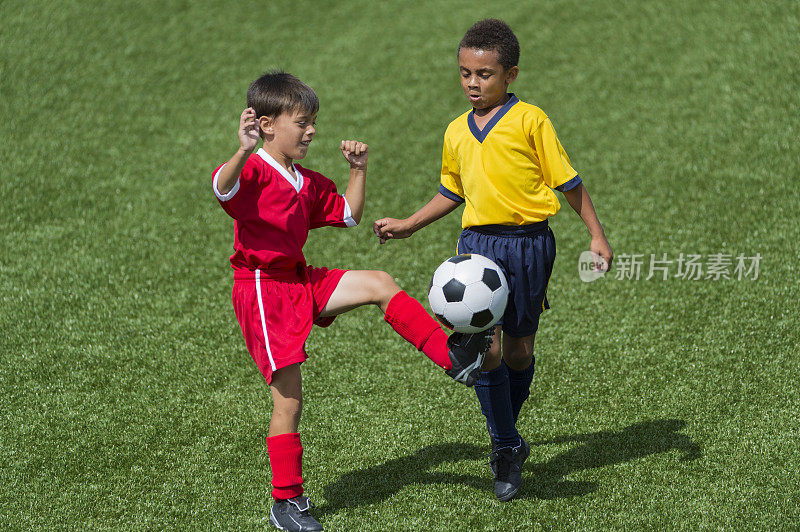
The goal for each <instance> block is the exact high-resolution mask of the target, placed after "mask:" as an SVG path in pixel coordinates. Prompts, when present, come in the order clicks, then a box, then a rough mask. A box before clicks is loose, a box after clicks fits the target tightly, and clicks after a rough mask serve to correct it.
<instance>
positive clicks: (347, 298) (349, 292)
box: [316, 270, 400, 323]
mask: <svg viewBox="0 0 800 532" xmlns="http://www.w3.org/2000/svg"><path fill="white" fill-rule="evenodd" d="M399 291H400V288H399V287H398V286H397V283H395V282H394V279H392V276H391V275H389V274H388V273H386V272H384V271H380V270H347V271H345V273H344V275H342V276H341V278H340V279H339V280H338V282H337V285H336V287H335V288H334V290H333V291H332V292H331V293H330V295H329V296H328V298H327V300H326V303H325V304H324V305H323V307H322V310H321V312H320V314H319V319H318V320H317V322H316V323H319V321H320V320H322V319H332V318H333V317H335V316H337V315H339V314H342V313H344V312H347V311H348V310H352V309H354V308H357V307H360V306H362V305H366V304H370V303H380V302H381V301H382V300H383V299H386V298H387V297H391V296H392V295H394V294H395V293H397V292H399Z"/></svg>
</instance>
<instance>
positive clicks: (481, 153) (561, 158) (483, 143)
mask: <svg viewBox="0 0 800 532" xmlns="http://www.w3.org/2000/svg"><path fill="white" fill-rule="evenodd" d="M510 96H511V97H510V99H509V100H508V102H506V104H505V105H503V107H501V108H500V109H499V110H498V111H497V113H496V114H495V115H494V116H493V117H492V119H491V120H490V121H489V123H487V124H486V126H485V127H484V128H483V129H482V130H480V129H478V127H477V125H476V124H475V119H474V116H473V111H469V112H466V113H464V114H463V115H461V116H459V117H458V118H456V119H455V120H453V121H452V122H451V123H450V125H449V126H448V127H447V131H446V132H445V134H444V149H443V153H442V177H441V185H440V186H439V192H441V193H442V194H443V195H444V196H446V197H448V198H450V199H452V200H454V201H459V202H460V201H465V202H466V205H465V208H464V216H463V218H462V220H461V225H462V227H464V228H467V227H472V226H475V225H489V224H499V225H526V224H531V223H535V222H540V221H542V220H545V219H547V218H548V217H549V216H553V215H554V214H555V213H557V212H558V210H559V208H561V204H560V203H559V202H558V198H556V195H555V193H554V192H553V189H554V188H558V189H559V190H562V191H566V190H569V189H570V188H572V187H574V186H577V185H578V184H580V182H581V178H580V177H578V173H577V172H576V171H575V170H574V169H573V168H572V166H571V165H570V162H569V157H567V154H566V152H565V151H564V148H563V147H561V143H560V142H559V141H558V137H556V132H555V129H554V128H553V124H551V123H550V119H549V118H547V115H546V114H545V113H544V111H542V110H541V109H539V108H538V107H536V106H535V105H531V104H528V103H525V102H521V101H520V100H518V99H517V97H516V96H514V95H513V94H511V95H510Z"/></svg>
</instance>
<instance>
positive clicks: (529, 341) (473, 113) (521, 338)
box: [373, 19, 613, 501]
mask: <svg viewBox="0 0 800 532" xmlns="http://www.w3.org/2000/svg"><path fill="white" fill-rule="evenodd" d="M518 61H519V42H518V41H517V38H516V36H515V35H514V32H513V31H511V28H509V27H508V25H507V24H505V23H504V22H502V21H500V20H497V19H488V20H482V21H480V22H477V23H476V24H475V25H474V26H472V27H471V28H470V29H469V30H468V31H467V33H466V34H465V35H464V38H463V39H462V40H461V43H460V44H459V46H458V66H459V71H460V74H461V86H462V88H463V90H464V93H465V94H466V96H467V98H468V99H469V102H470V104H471V105H472V109H471V110H470V111H468V112H466V113H464V114H462V115H461V116H459V117H458V118H456V119H455V120H453V121H452V122H451V123H450V125H449V126H448V127H447V131H446V132H445V136H444V150H443V153H442V172H441V184H440V185H439V193H438V194H437V195H436V196H435V197H434V198H433V199H432V200H431V201H430V202H428V204H427V205H425V206H424V207H422V208H421V209H419V210H418V211H417V212H415V213H414V214H412V215H411V216H409V217H408V218H406V219H402V220H400V219H395V218H382V219H380V220H377V221H376V222H375V223H374V226H373V230H374V231H375V234H376V235H377V236H378V237H379V238H380V241H381V243H384V242H385V241H386V240H388V239H392V238H407V237H409V236H411V235H412V234H413V233H414V232H416V231H418V230H419V229H421V228H423V227H425V226H426V225H428V224H430V223H431V222H433V221H434V220H437V219H439V218H441V217H442V216H444V215H445V214H448V213H449V212H451V211H453V210H454V209H455V208H456V207H458V206H459V205H460V204H461V203H464V204H465V207H464V215H463V218H462V227H463V228H464V230H463V231H462V233H461V236H460V237H459V240H458V252H459V253H477V254H479V255H484V256H486V257H488V258H490V259H492V260H493V261H495V262H496V263H497V264H498V265H499V266H500V267H501V268H502V269H503V271H504V273H505V274H506V278H507V279H508V282H509V287H510V290H511V293H510V295H509V301H508V306H507V308H506V311H505V314H504V315H503V318H502V319H501V321H500V322H499V324H500V327H498V328H496V329H495V338H494V342H493V343H492V347H491V348H490V350H489V352H488V353H487V354H486V358H485V360H484V364H483V372H482V373H481V374H480V377H479V378H478V381H477V383H476V384H475V392H476V394H477V396H478V400H479V402H480V404H481V411H482V412H483V414H484V415H485V416H486V425H487V428H488V430H489V435H490V437H491V440H492V456H491V460H490V467H491V470H492V473H493V475H494V479H495V480H494V490H495V495H497V498H498V499H500V500H501V501H508V500H511V499H512V498H513V497H514V496H515V495H516V494H517V492H518V491H519V488H520V486H521V484H522V474H521V472H522V464H523V462H524V461H525V459H526V458H527V457H528V454H530V446H529V445H528V444H527V443H526V442H525V440H524V439H522V437H521V436H520V435H519V433H518V432H517V428H516V422H517V417H518V415H519V412H520V408H521V407H522V403H523V402H524V401H525V400H526V399H527V398H528V395H529V394H530V385H531V381H532V380H533V371H534V362H535V359H534V356H533V341H534V337H535V335H536V330H537V328H538V326H539V315H540V314H541V312H542V311H543V310H544V309H546V308H549V304H548V302H547V297H546V294H545V290H546V288H547V283H548V281H549V279H550V273H551V272H552V269H553V262H554V260H555V254H556V248H555V239H554V237H553V233H552V231H551V230H550V228H549V227H548V224H547V219H548V218H549V217H550V216H553V215H554V214H556V213H557V212H558V210H559V208H560V204H559V202H558V198H557V197H556V195H555V193H554V192H553V189H555V190H559V191H561V192H562V193H563V194H564V196H565V197H566V198H567V201H568V202H569V204H570V206H571V207H572V208H573V209H574V210H575V212H576V213H578V215H579V216H580V217H581V219H582V220H583V222H584V223H585V224H586V227H587V229H588V230H589V233H590V235H591V243H590V246H589V249H590V250H591V251H592V252H594V253H595V254H597V255H599V256H600V257H602V259H603V261H604V264H603V267H605V268H607V267H609V266H610V264H611V260H612V257H613V252H612V250H611V247H610V246H609V244H608V240H606V237H605V233H604V232H603V227H602V226H601V225H600V222H599V221H598V219H597V215H596V213H595V210H594V206H593V205H592V200H591V198H590V197H589V193H588V192H587V191H586V188H585V187H584V186H583V183H582V181H581V178H580V177H579V176H578V172H576V171H575V170H574V169H573V168H572V166H571V164H570V161H569V158H568V157H567V154H566V152H565V151H564V148H563V147H562V146H561V143H560V142H559V141H558V137H556V133H555V129H554V128H553V124H551V123H550V119H549V118H548V117H547V115H546V114H545V113H544V112H543V111H542V110H541V109H539V108H538V107H536V106H533V105H530V104H528V103H525V102H522V101H520V100H519V99H518V98H517V97H516V96H515V95H514V94H512V93H509V92H508V86H509V85H510V84H511V83H512V82H513V81H514V80H515V79H516V77H517V74H518V73H519V68H518V67H517V63H518ZM599 262H600V261H599ZM501 331H502V342H501ZM501 346H502V347H501Z"/></svg>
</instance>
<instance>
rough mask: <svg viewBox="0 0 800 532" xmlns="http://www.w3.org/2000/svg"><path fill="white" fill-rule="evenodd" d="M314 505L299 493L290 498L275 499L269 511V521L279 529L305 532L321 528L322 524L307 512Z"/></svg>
mask: <svg viewBox="0 0 800 532" xmlns="http://www.w3.org/2000/svg"><path fill="white" fill-rule="evenodd" d="M313 507H314V505H313V504H311V499H309V498H308V497H303V496H302V495H299V496H297V497H293V498H291V499H276V500H275V504H273V505H272V509H271V510H270V511H269V522H270V523H272V525H274V526H276V527H277V528H278V529H280V530H292V531H295V532H306V531H312V530H322V525H321V524H320V523H319V521H317V520H316V519H314V518H313V517H311V514H310V513H309V512H308V511H309V510H310V509H311V508H313Z"/></svg>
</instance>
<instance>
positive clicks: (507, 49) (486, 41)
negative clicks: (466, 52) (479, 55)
mask: <svg viewBox="0 0 800 532" xmlns="http://www.w3.org/2000/svg"><path fill="white" fill-rule="evenodd" d="M462 48H476V49H478V50H494V51H496V52H497V55H498V58H499V60H500V64H501V65H503V68H504V69H506V70H508V69H509V68H511V67H513V66H517V63H519V41H518V40H517V36H516V35H514V32H513V31H511V28H510V27H509V26H508V24H506V23H505V22H503V21H502V20H499V19H496V18H487V19H484V20H479V21H478V22H476V23H475V24H473V25H472V27H471V28H470V29H468V30H467V33H465V34H464V38H463V39H461V42H460V43H459V44H458V52H461V49H462Z"/></svg>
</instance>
